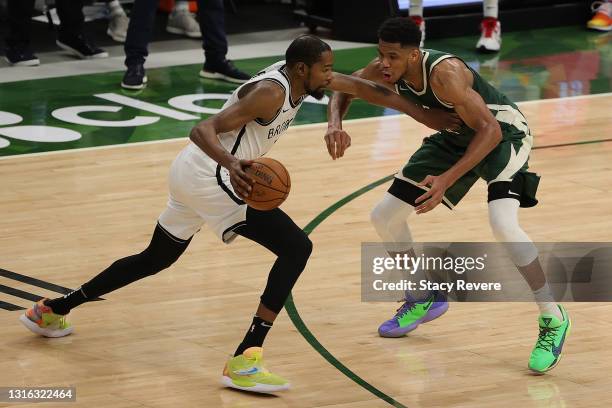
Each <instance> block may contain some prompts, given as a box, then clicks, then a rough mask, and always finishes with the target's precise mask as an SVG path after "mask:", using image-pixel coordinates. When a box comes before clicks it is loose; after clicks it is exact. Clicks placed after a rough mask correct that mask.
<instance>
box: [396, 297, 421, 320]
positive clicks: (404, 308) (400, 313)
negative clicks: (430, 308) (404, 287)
mask: <svg viewBox="0 0 612 408" xmlns="http://www.w3.org/2000/svg"><path fill="white" fill-rule="evenodd" d="M398 302H404V304H403V305H401V306H400V307H399V308H398V309H397V310H396V313H395V317H396V318H398V319H400V318H402V317H404V316H405V315H406V314H407V313H408V312H410V311H412V309H414V308H415V307H416V302H412V301H410V300H408V299H402V300H398Z"/></svg>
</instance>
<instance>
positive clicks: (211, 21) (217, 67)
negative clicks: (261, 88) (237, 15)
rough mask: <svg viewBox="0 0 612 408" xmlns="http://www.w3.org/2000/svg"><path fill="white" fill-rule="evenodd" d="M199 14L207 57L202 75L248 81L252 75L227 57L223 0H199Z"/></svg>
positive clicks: (227, 79)
mask: <svg viewBox="0 0 612 408" xmlns="http://www.w3.org/2000/svg"><path fill="white" fill-rule="evenodd" d="M198 16H199V20H200V29H201V31H202V38H203V44H202V47H203V48H204V57H205V60H204V66H203V67H202V70H201V71H200V76H201V77H203V78H213V79H223V80H225V81H229V82H235V83H244V82H246V81H248V80H249V79H250V75H248V74H246V73H244V72H242V71H240V70H239V69H237V68H236V67H235V66H234V64H233V63H232V62H231V61H230V60H228V59H226V54H227V38H226V37H225V8H224V5H223V0H198Z"/></svg>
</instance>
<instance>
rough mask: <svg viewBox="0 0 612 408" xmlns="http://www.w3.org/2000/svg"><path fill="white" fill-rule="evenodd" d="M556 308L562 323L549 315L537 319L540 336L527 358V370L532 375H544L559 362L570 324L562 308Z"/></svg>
mask: <svg viewBox="0 0 612 408" xmlns="http://www.w3.org/2000/svg"><path fill="white" fill-rule="evenodd" d="M558 306H559V310H560V311H561V315H562V316H563V321H559V319H558V318H557V317H556V316H553V315H549V314H543V315H541V316H540V317H539V318H538V323H539V324H540V334H539V335H538V341H537V342H536V345H535V347H534V349H533V351H532V352H531V357H529V369H530V370H531V371H533V372H534V373H538V374H544V373H545V372H546V371H548V370H551V369H553V368H554V367H555V366H556V365H557V364H558V363H559V360H561V351H562V350H563V344H564V343H565V338H566V337H567V335H568V334H569V331H570V327H571V325H572V323H571V320H570V318H569V316H568V315H567V312H566V311H565V309H564V308H563V306H561V305H558Z"/></svg>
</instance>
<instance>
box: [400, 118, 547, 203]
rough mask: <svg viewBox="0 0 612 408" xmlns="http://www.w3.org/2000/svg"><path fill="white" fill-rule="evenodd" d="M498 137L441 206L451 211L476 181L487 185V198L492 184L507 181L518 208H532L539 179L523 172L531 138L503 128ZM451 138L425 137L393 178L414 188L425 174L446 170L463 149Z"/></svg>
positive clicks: (441, 135)
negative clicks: (485, 154) (494, 143)
mask: <svg viewBox="0 0 612 408" xmlns="http://www.w3.org/2000/svg"><path fill="white" fill-rule="evenodd" d="M504 128H505V129H504ZM502 135H503V139H502V141H501V142H500V144H499V145H498V146H497V147H496V148H495V149H493V151H491V153H489V154H488V155H487V157H485V159H484V160H483V161H482V162H480V163H479V164H478V165H476V167H474V168H473V169H472V170H470V171H469V172H467V173H466V174H464V175H463V176H462V177H461V178H460V179H459V180H457V182H456V183H455V184H453V185H452V186H451V187H450V188H449V189H448V190H446V193H445V194H444V198H443V203H444V204H445V205H446V206H447V207H449V208H451V209H452V208H453V207H454V206H455V205H457V204H458V203H459V201H461V199H462V198H463V196H465V195H466V194H467V192H468V191H469V189H470V188H471V187H472V185H474V183H475V182H476V180H478V179H479V178H482V179H483V180H485V181H486V182H487V184H488V185H489V193H490V194H489V196H491V191H492V189H491V186H492V185H493V184H494V183H496V182H510V183H511V185H512V191H510V192H509V194H510V195H511V196H516V198H517V199H518V200H519V201H520V203H521V207H533V206H535V205H536V204H537V203H538V200H537V199H536V191H537V189H538V184H539V181H540V177H539V176H538V175H537V174H535V173H531V172H528V171H527V168H528V159H529V153H530V152H531V147H532V144H533V137H532V136H531V135H530V134H525V133H523V132H520V131H518V130H517V129H515V128H513V127H505V126H504V127H502ZM455 136H456V135H454V134H453V133H449V132H439V133H436V134H434V135H432V136H429V137H426V138H425V139H424V140H423V145H422V146H421V147H420V148H419V149H418V150H417V151H416V152H415V153H414V154H413V155H412V157H410V160H409V161H408V163H407V164H406V165H405V166H404V168H403V169H402V171H401V172H398V173H397V174H396V175H395V177H396V178H398V179H400V180H404V181H406V182H408V183H410V184H412V185H416V184H418V183H420V182H421V181H423V179H424V178H425V177H426V176H428V175H432V176H438V175H440V174H442V173H444V172H445V171H447V170H448V169H450V168H451V167H452V166H453V165H454V164H455V163H456V162H457V161H458V160H459V159H460V158H461V157H462V156H463V155H464V154H465V150H466V147H462V146H458V145H455V144H453V138H454V137H455ZM419 188H420V189H423V190H426V189H425V188H423V187H419ZM489 201H491V198H490V199H489Z"/></svg>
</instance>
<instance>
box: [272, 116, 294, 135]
mask: <svg viewBox="0 0 612 408" xmlns="http://www.w3.org/2000/svg"><path fill="white" fill-rule="evenodd" d="M291 122H293V118H291V119H287V120H286V121H284V122H283V123H281V124H280V125H278V126H276V127H273V128H270V129H268V139H272V138H273V137H276V136H278V135H280V134H281V133H283V132H284V131H285V130H287V128H288V127H289V125H291Z"/></svg>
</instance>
